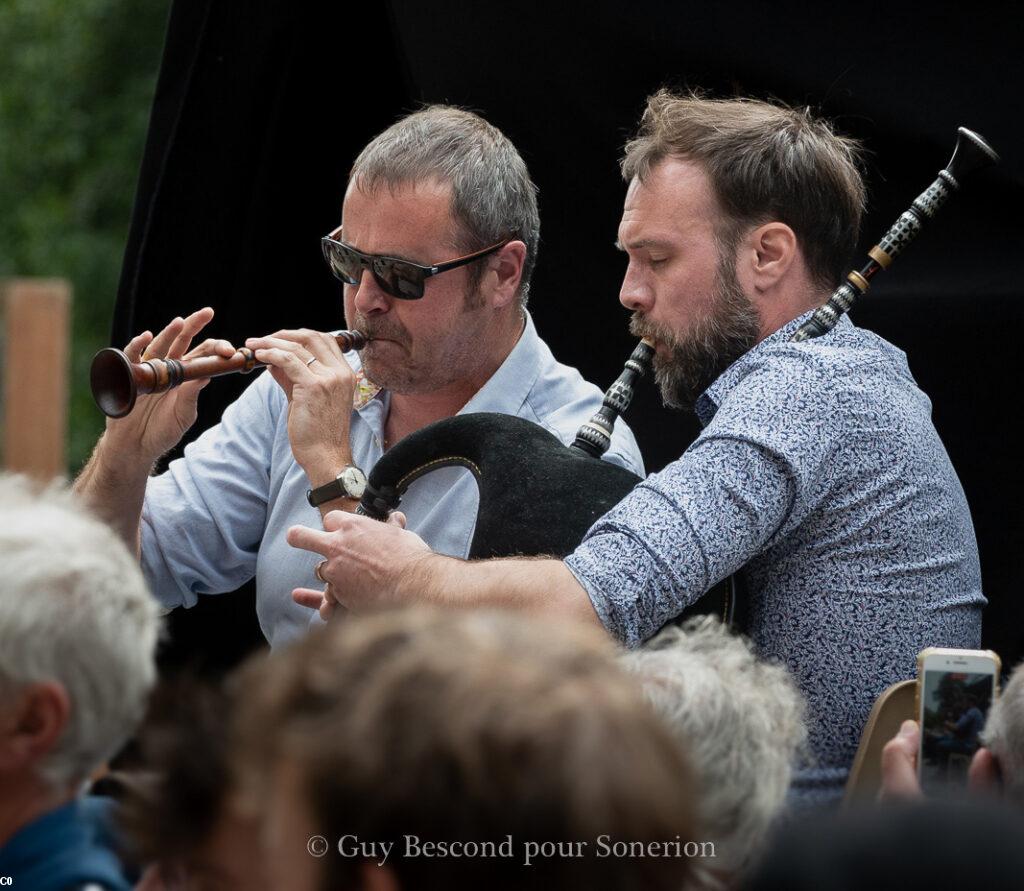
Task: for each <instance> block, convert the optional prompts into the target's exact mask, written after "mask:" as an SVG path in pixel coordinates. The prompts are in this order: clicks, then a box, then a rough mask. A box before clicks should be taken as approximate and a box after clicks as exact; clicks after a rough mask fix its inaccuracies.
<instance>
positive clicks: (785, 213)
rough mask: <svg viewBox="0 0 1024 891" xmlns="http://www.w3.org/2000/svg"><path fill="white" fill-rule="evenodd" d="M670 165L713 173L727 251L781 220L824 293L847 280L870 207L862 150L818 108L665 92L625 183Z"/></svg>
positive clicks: (650, 104)
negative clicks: (685, 163) (668, 161)
mask: <svg viewBox="0 0 1024 891" xmlns="http://www.w3.org/2000/svg"><path fill="white" fill-rule="evenodd" d="M665 158H680V159H687V160H693V161H697V162H699V163H700V164H701V165H702V166H703V167H704V170H705V171H706V172H707V174H708V176H709V177H710V179H711V184H712V187H713V188H714V191H715V194H716V196H717V198H718V203H719V205H720V207H721V208H722V210H723V212H724V213H725V216H726V218H727V219H726V221H725V224H724V226H722V227H721V228H720V231H719V233H718V234H719V239H720V240H721V242H722V244H723V245H724V246H726V247H728V248H730V249H731V250H735V247H736V244H737V241H738V239H739V237H740V234H741V233H742V231H743V230H744V229H746V228H748V227H751V226H757V225H760V224H761V223H766V222H768V221H770V220H778V221H779V222H782V223H785V224H786V225H787V226H789V227H790V228H791V229H792V230H793V232H794V233H796V236H797V239H798V240H799V242H800V246H801V248H802V250H803V254H804V258H805V260H806V263H807V268H808V272H809V273H810V275H811V278H812V279H813V281H814V282H815V284H816V285H817V286H818V287H820V288H822V289H823V290H831V289H832V288H834V287H835V286H836V285H837V284H838V283H839V281H840V280H841V279H842V278H843V276H844V275H845V273H846V271H847V265H848V264H849V261H850V257H851V255H852V252H853V250H854V248H855V247H856V244H857V236H858V233H859V231H860V219H861V214H862V213H863V211H864V203H865V193H864V183H863V181H862V179H861V175H860V172H859V171H858V168H857V165H858V163H859V159H860V145H859V143H858V142H857V141H856V140H854V139H850V138H848V137H845V136H839V135H837V134H836V133H835V132H834V131H833V129H832V127H831V125H830V124H829V123H828V122H827V121H824V120H822V119H821V118H817V117H815V116H814V115H813V114H812V113H811V110H810V109H809V108H801V109H797V108H789V107H786V106H784V105H781V104H773V103H769V102H762V101H759V100H756V99H706V98H704V97H702V96H700V95H698V94H696V93H690V94H686V95H682V94H676V93H673V92H671V91H669V90H664V89H663V90H660V91H658V92H657V93H655V94H654V95H653V96H651V97H650V98H649V99H648V100H647V108H646V109H645V111H644V113H643V117H641V119H640V128H639V131H638V132H637V135H636V137H635V138H634V139H632V140H630V141H629V142H628V143H627V144H626V149H625V155H624V157H623V158H622V161H621V166H622V175H623V177H624V178H625V179H626V181H627V182H630V181H632V180H633V178H634V177H638V178H639V179H640V181H641V182H643V181H644V180H645V179H646V177H647V175H648V173H649V172H650V170H651V168H652V167H654V166H655V165H657V164H658V163H659V162H660V161H662V160H664V159H665Z"/></svg>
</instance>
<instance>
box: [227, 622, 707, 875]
mask: <svg viewBox="0 0 1024 891" xmlns="http://www.w3.org/2000/svg"><path fill="white" fill-rule="evenodd" d="M240 702H241V703H242V706H241V718H240V721H239V730H240V734H239V738H241V739H244V740H246V749H247V751H246V753H244V756H243V759H242V764H243V772H244V775H245V777H246V779H247V780H248V782H249V783H250V784H252V785H251V788H252V789H253V790H254V791H255V792H256V793H257V795H258V796H260V797H258V798H257V801H261V802H262V808H263V812H264V813H266V814H267V815H268V819H269V821H270V823H271V825H270V827H269V828H268V832H267V835H268V838H269V839H270V847H269V849H268V853H269V854H270V855H271V856H270V861H271V863H272V864H273V865H274V866H276V867H277V868H279V869H281V870H282V871H283V872H282V880H284V877H285V876H287V878H288V880H289V882H290V883H291V884H290V886H291V887H294V888H303V889H309V888H325V889H326V888H331V889H333V891H340V889H352V888H372V887H387V888H406V889H411V888H445V889H459V888H474V889H479V888H488V889H505V888H508V889H512V888H519V887H522V886H523V883H524V882H528V883H529V884H530V886H531V887H543V888H565V887H570V886H579V887H585V888H589V889H603V888H608V889H611V888H615V889H620V891H622V889H632V888H636V889H641V888H642V889H657V888H666V889H667V888H672V889H678V888H679V887H680V885H681V883H682V881H683V880H684V879H685V876H686V874H687V871H688V863H687V860H686V858H685V857H665V856H657V857H633V858H630V857H607V858H605V859H598V858H597V856H596V854H597V849H598V846H597V844H596V841H597V839H598V838H599V837H601V836H604V837H606V838H607V839H608V840H609V841H608V844H609V845H611V844H613V843H614V842H621V843H630V842H637V843H650V842H655V843H664V842H672V841H675V840H676V839H677V838H678V839H679V840H680V842H681V846H682V845H684V844H685V842H687V841H689V840H692V839H693V838H694V836H693V834H692V828H693V826H692V823H691V794H690V788H691V780H690V775H689V772H688V770H687V768H686V763H685V759H684V756H683V755H682V752H681V749H680V747H679V745H678V744H677V742H676V741H675V740H674V739H673V738H672V736H671V734H670V733H669V732H668V730H667V728H666V727H665V726H664V724H663V723H662V722H661V721H660V719H658V718H657V716H656V715H655V714H654V713H653V712H652V711H651V710H650V709H649V707H648V706H647V705H646V704H645V703H644V702H643V700H642V696H641V695H640V693H639V690H638V688H637V686H636V685H635V682H634V681H632V680H631V679H630V678H628V677H627V676H626V675H625V674H624V673H623V672H621V670H620V669H619V667H618V666H617V665H616V663H615V658H614V654H613V651H612V647H611V644H610V642H609V641H608V640H607V639H606V638H605V637H604V636H603V635H600V634H599V633H598V632H596V631H593V630H591V629H585V628H582V627H577V626H573V625H561V624H559V623H550V622H549V623H544V624H541V623H537V622H535V621H530V620H528V619H527V618H525V617H522V616H520V615H515V614H502V613H497V612H490V611H474V612H469V611H466V612H453V611H444V612H440V611H432V610H427V609H414V610H403V611H390V612H384V613H379V614H374V615H369V616H362V617H349V618H347V619H346V621H345V622H344V623H341V624H339V625H332V626H328V627H327V628H325V629H322V630H319V631H317V632H315V633H313V634H311V635H310V636H309V637H308V638H307V639H305V640H303V641H301V642H300V643H298V644H297V645H295V646H294V647H293V648H291V649H289V650H288V651H286V652H275V653H274V654H273V655H272V656H271V657H270V658H268V659H266V660H265V661H262V662H261V663H259V664H258V665H255V666H253V667H252V668H251V669H250V670H249V672H248V676H247V677H246V678H245V681H244V686H243V690H242V696H241V698H240ZM314 836H319V837H320V840H319V841H316V842H309V843H310V845H314V844H315V845H319V846H320V847H319V849H318V851H314V848H313V847H310V849H309V852H307V841H308V840H309V839H311V838H312V837H314ZM343 836H344V837H345V841H346V843H347V846H348V848H347V849H348V850H356V851H357V856H354V857H351V858H349V857H345V856H342V855H341V854H340V853H339V850H338V847H337V845H338V843H339V840H340V839H342V837H343ZM407 837H415V839H416V844H417V845H418V846H419V847H418V848H410V847H409V846H408V838H407ZM371 842H372V843H376V844H377V848H376V850H375V851H374V852H372V853H371V852H370V851H369V850H367V849H365V848H364V849H361V850H359V849H358V844H359V843H371ZM382 842H387V843H393V844H394V845H395V848H394V849H393V852H392V853H391V854H390V855H389V856H388V859H387V861H386V863H385V866H384V867H383V868H378V867H376V866H375V865H374V861H377V862H380V860H381V859H382V856H383V854H382V848H381V846H380V843H382ZM503 842H504V843H505V845H506V848H505V849H504V850H503V849H502V848H501V847H500V845H501V843H503ZM530 842H534V843H547V844H548V845H549V846H550V845H557V844H558V843H562V845H563V847H562V849H561V851H560V852H559V853H554V852H551V849H550V848H549V849H548V850H549V855H548V856H544V855H543V854H542V853H540V852H539V851H538V852H536V853H535V854H534V856H533V858H532V865H531V866H530V867H528V868H526V867H524V866H523V863H524V858H525V856H526V845H527V844H528V843H530ZM573 843H576V845H577V847H576V848H574V849H572V850H578V851H579V852H580V856H567V855H566V852H567V851H569V850H570V847H569V846H570V845H572V844H573ZM579 843H584V844H583V845H582V846H579ZM432 845H437V846H441V845H455V847H454V848H449V856H447V857H443V856H438V857H435V858H432V859H431V858H428V857H427V856H424V855H423V854H422V853H420V855H419V856H416V854H417V851H419V852H422V851H423V850H425V849H426V848H427V846H432ZM460 846H464V847H460ZM437 850H438V849H437V848H435V852H436V851H437ZM505 850H507V851H508V852H509V856H505V853H504V851H505ZM634 850H635V849H634ZM310 852H313V853H319V854H321V855H324V856H322V858H321V859H317V858H316V857H314V856H311V854H310ZM410 852H411V853H410ZM492 854H493V856H490V855H492ZM407 855H408V856H407Z"/></svg>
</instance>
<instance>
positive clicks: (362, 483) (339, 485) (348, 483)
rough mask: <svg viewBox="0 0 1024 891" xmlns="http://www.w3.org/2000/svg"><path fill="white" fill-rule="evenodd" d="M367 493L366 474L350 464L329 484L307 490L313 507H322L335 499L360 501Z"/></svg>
mask: <svg viewBox="0 0 1024 891" xmlns="http://www.w3.org/2000/svg"><path fill="white" fill-rule="evenodd" d="M365 491H366V474H365V473H363V472H362V471H361V470H360V469H359V468H358V467H356V466H355V465H354V464H349V465H348V466H347V467H346V468H345V469H344V470H342V471H341V473H339V474H338V475H337V476H336V477H335V478H334V479H333V480H331V481H330V482H329V483H324V485H322V486H317V487H316V488H315V489H307V490H306V500H307V501H308V502H309V503H310V504H311V505H313V507H320V505H321V504H324V503H326V502H328V501H334V499H335V498H355V499H356V501H358V500H359V499H360V498H362V497H363V492H365Z"/></svg>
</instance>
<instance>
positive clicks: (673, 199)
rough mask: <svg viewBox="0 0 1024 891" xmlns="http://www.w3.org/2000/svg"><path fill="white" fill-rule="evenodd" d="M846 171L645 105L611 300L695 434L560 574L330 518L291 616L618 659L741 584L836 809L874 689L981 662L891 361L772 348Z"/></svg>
mask: <svg viewBox="0 0 1024 891" xmlns="http://www.w3.org/2000/svg"><path fill="white" fill-rule="evenodd" d="M855 162H856V146H855V145H854V144H853V143H852V142H851V141H850V140H848V139H844V138H842V137H839V136H837V135H836V134H835V133H834V132H833V130H832V129H831V127H830V126H829V125H828V124H827V123H825V122H823V121H820V120H816V119H815V118H813V117H812V116H811V115H810V113H809V112H806V111H798V110H793V109H788V108H782V107H778V106H775V105H770V104H767V103H763V102H757V101H751V100H728V101H713V100H705V99H701V98H697V97H693V96H686V97H682V96H674V95H672V94H670V93H667V92H661V93H659V94H657V95H655V96H653V97H652V98H651V99H650V100H649V103H648V106H647V110H646V112H645V114H644V117H643V120H642V122H641V127H640V132H639V135H638V136H637V137H636V138H635V139H634V140H633V141H632V142H630V143H629V144H628V145H627V147H626V154H625V158H624V160H623V162H622V171H623V174H624V177H625V180H626V182H627V183H628V184H629V187H628V191H627V194H626V203H625V210H624V212H623V215H622V222H621V223H620V225H619V238H618V241H619V246H620V247H621V248H622V249H623V250H624V251H625V252H626V255H627V257H628V258H629V265H628V268H627V270H626V276H625V280H624V282H623V285H622V290H621V294H620V300H621V302H622V303H623V304H624V305H625V306H626V307H628V308H629V309H632V310H633V311H634V319H633V326H632V327H633V331H634V332H635V333H637V334H646V335H650V336H651V337H652V338H653V340H654V342H655V344H656V359H655V368H656V372H657V379H658V381H659V383H660V386H661V389H662V393H663V396H664V399H665V402H666V403H667V404H669V405H675V406H692V407H693V408H694V409H695V411H696V413H697V415H698V417H699V419H700V420H701V422H702V424H703V425H704V427H703V430H702V432H701V434H700V435H699V436H698V437H697V439H696V441H695V442H694V443H693V445H691V446H690V448H688V449H687V450H686V452H685V454H683V455H682V456H681V457H680V458H679V459H678V460H677V461H674V462H672V463H671V464H669V465H668V466H667V467H666V468H665V469H664V470H663V471H662V472H660V473H656V474H653V475H652V476H650V477H648V478H647V480H646V481H645V482H643V483H641V484H640V485H638V486H637V487H636V489H635V490H634V491H633V492H632V493H631V494H630V495H629V496H628V497H627V498H626V499H625V500H624V501H622V502H621V503H620V504H619V505H618V506H617V507H615V508H614V509H613V510H612V511H610V512H609V513H608V514H607V515H605V516H604V517H602V518H601V519H600V520H598V521H597V523H596V524H595V525H594V526H593V527H592V528H591V529H590V531H589V532H588V533H587V535H586V537H585V539H584V541H583V542H582V544H581V545H580V546H579V547H578V548H577V549H576V551H575V552H574V553H572V554H570V555H569V556H568V557H567V558H566V559H565V560H564V561H557V560H534V561H526V560H503V561H486V562H479V563H468V564H467V563H464V562H460V561H456V560H451V559H448V558H443V557H439V556H436V555H431V554H429V553H428V552H427V551H426V549H425V546H424V545H423V544H422V542H420V541H419V539H417V538H416V536H414V535H411V534H409V533H408V532H404V531H403V530H402V529H400V528H399V526H400V523H389V524H375V523H373V522H372V521H370V520H367V519H366V518H362V517H352V516H348V515H342V514H340V513H338V514H331V515H329V516H328V517H327V518H326V522H325V528H326V529H327V530H328V531H326V532H323V531H320V530H312V529H306V528H296V529H293V530H291V531H290V533H289V541H291V542H292V544H294V545H296V546H298V547H303V548H306V549H309V550H315V551H317V552H318V553H320V554H322V555H323V556H324V557H325V558H326V562H325V564H324V565H323V568H322V572H323V574H324V576H325V577H326V578H327V579H328V580H329V583H330V584H329V586H328V588H327V590H326V592H320V591H313V590H299V591H296V592H294V596H295V598H296V599H297V600H298V601H299V602H302V603H305V604H306V605H309V606H317V605H320V606H321V607H322V609H323V611H324V612H329V611H330V609H331V603H332V602H335V601H336V602H340V603H342V604H343V605H345V606H347V607H349V608H360V607H362V606H364V605H367V604H370V603H379V602H388V601H407V600H427V601H434V602H441V603H454V604H458V605H467V604H470V605H471V604H477V603H480V604H489V605H498V604H501V605H515V606H519V607H522V608H528V609H531V610H535V611H537V612H547V613H549V614H561V615H564V616H571V617H574V618H577V619H579V620H581V621H586V622H591V623H593V622H600V623H601V624H603V625H604V627H605V628H606V629H607V630H608V631H609V632H610V633H611V634H613V635H614V636H615V637H617V638H618V639H619V640H621V641H622V642H623V643H625V644H626V645H629V646H636V645H638V644H639V643H641V642H642V641H644V640H645V639H646V638H648V637H650V636H651V635H653V634H654V633H655V632H656V631H658V629H659V628H661V626H662V625H664V624H665V623H666V622H669V621H671V620H672V619H674V618H675V617H676V616H678V615H679V614H680V613H681V612H682V610H683V609H684V608H685V607H687V606H688V605H689V604H691V603H692V602H693V601H694V600H696V599H697V598H698V597H699V596H700V595H701V594H703V593H704V592H706V591H707V590H708V589H709V588H710V587H711V586H712V585H714V584H715V583H717V582H718V581H720V580H721V579H724V578H726V577H727V576H729V575H731V574H733V573H740V574H741V576H742V580H743V581H744V583H745V588H746V595H745V596H746V598H747V601H748V602H747V604H746V608H747V610H748V613H749V618H748V625H747V628H746V630H747V632H748V633H749V634H750V636H751V638H752V640H753V641H754V643H755V645H756V646H757V648H758V650H759V653H760V655H761V656H762V657H767V658H769V659H777V660H779V661H781V662H783V663H784V664H786V666H787V667H788V668H789V669H790V670H791V671H792V672H793V674H794V676H795V678H796V680H797V682H798V684H799V686H800V688H801V690H802V692H803V694H804V696H805V697H806V699H807V702H808V723H809V735H810V745H811V749H812V752H813V754H814V756H815V763H813V764H812V765H811V766H810V767H809V768H808V769H805V770H802V771H800V772H798V774H797V777H796V780H795V783H796V787H797V792H798V793H799V797H800V798H801V799H802V803H810V802H813V801H821V800H823V799H832V800H834V799H835V798H837V797H838V794H839V792H840V791H841V788H842V784H843V782H844V781H845V778H846V775H847V772H848V769H849V766H850V764H851V762H852V759H853V755H854V752H855V749H856V746H857V742H858V739H859V736H860V733H861V730H862V728H863V725H864V721H865V719H866V718H867V715H868V712H869V710H870V708H871V704H872V702H873V701H874V699H875V697H876V696H877V695H878V693H880V692H881V691H882V690H883V689H884V688H885V687H886V686H888V685H889V684H890V683H892V682H893V681H896V680H899V679H902V678H906V677H911V676H912V675H913V673H914V659H915V656H916V654H917V652H918V651H919V650H921V649H922V648H923V647H925V646H948V647H976V646H978V643H979V639H980V631H981V607H982V605H983V604H984V598H983V597H982V594H981V589H980V570H979V563H978V551H977V544H976V541H975V537H974V530H973V527H972V524H971V517H970V512H969V510H968V507H967V501H966V499H965V497H964V493H963V489H962V488H961V486H960V483H959V480H958V479H957V476H956V473H955V471H954V470H953V467H952V465H951V463H950V461H949V457H948V456H947V454H946V451H945V449H944V447H943V445H942V443H941V442H940V440H939V437H938V434H937V433H936V431H935V428H934V426H933V425H932V422H931V406H930V403H929V401H928V399H927V397H926V396H925V395H924V394H923V393H922V392H921V391H920V390H919V389H918V388H917V385H916V384H915V382H914V379H913V377H912V376H911V374H910V371H909V369H908V367H907V363H906V357H905V356H904V354H903V353H902V352H901V351H900V350H898V349H896V348H895V347H893V346H892V345H891V344H889V343H886V342H885V341H884V340H882V339H881V338H879V337H877V336H876V335H874V334H872V333H870V332H868V331H864V330H862V329H859V328H857V327H856V326H854V325H853V324H852V323H851V322H850V321H849V319H847V318H843V319H842V320H841V321H840V322H839V324H838V325H837V326H836V327H835V329H834V330H833V331H831V332H829V333H828V334H826V335H825V336H823V337H820V338H817V339H814V340H809V341H807V342H803V343H791V342H790V338H791V336H792V335H793V333H794V332H795V331H796V330H797V329H798V328H799V326H800V325H801V324H802V323H803V322H804V321H805V320H806V319H807V318H808V317H809V316H810V313H811V312H812V311H813V310H814V308H815V307H817V306H819V305H820V304H822V303H823V302H824V301H825V300H826V299H827V298H828V296H829V294H830V293H831V291H832V290H833V289H834V288H835V286H836V285H837V284H838V283H839V281H840V280H841V278H842V276H843V274H844V271H845V269H846V266H847V263H848V262H849V258H850V254H851V252H852V250H853V248H854V247H855V245H856V241H857V231H858V228H859V224H860V216H861V212H862V208H863V204H864V189H863V185H862V182H861V178H860V175H859V173H858V171H857V167H856V163H855Z"/></svg>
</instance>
